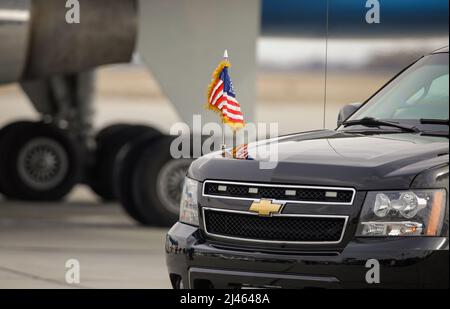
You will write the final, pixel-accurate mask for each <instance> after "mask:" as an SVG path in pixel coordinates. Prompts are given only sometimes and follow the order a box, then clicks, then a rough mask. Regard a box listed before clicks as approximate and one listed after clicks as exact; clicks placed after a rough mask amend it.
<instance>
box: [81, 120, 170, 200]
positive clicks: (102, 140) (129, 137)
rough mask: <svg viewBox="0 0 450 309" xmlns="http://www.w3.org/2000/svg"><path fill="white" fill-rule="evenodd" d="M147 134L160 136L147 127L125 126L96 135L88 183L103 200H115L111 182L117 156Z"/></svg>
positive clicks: (114, 127)
mask: <svg viewBox="0 0 450 309" xmlns="http://www.w3.org/2000/svg"><path fill="white" fill-rule="evenodd" d="M148 132H150V134H153V135H160V134H161V133H160V132H159V131H157V130H156V129H153V128H151V127H148V126H144V125H127V124H116V125H112V126H109V127H106V128H105V129H103V130H101V131H100V132H99V133H98V135H97V138H96V140H97V150H96V155H95V163H94V164H95V165H94V168H93V170H92V173H91V177H90V178H91V179H90V182H89V183H90V187H91V189H92V190H93V191H94V192H95V193H96V194H97V195H99V196H100V197H101V198H102V199H103V200H105V201H113V200H116V198H117V195H116V193H115V190H114V181H113V179H114V173H115V172H114V170H115V162H116V157H117V154H118V153H119V151H120V150H121V148H122V147H123V146H124V145H126V144H127V143H129V142H130V141H133V140H135V139H137V138H139V137H140V136H141V135H143V134H146V133H148Z"/></svg>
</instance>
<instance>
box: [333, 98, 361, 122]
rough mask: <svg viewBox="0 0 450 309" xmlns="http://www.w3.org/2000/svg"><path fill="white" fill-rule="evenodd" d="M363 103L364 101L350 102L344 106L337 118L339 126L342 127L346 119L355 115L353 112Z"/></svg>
mask: <svg viewBox="0 0 450 309" xmlns="http://www.w3.org/2000/svg"><path fill="white" fill-rule="evenodd" d="M362 105H363V103H350V104H347V105H345V106H344V107H342V108H341V110H340V111H339V115H338V119H337V125H338V127H340V126H341V125H342V124H343V123H344V121H346V120H347V119H348V118H349V117H350V116H351V115H353V113H354V112H356V111H357V110H358V109H359V108H360V107H361V106H362Z"/></svg>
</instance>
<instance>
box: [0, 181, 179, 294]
mask: <svg viewBox="0 0 450 309" xmlns="http://www.w3.org/2000/svg"><path fill="white" fill-rule="evenodd" d="M165 233H166V230H165V229H159V228H145V227H141V226H138V225H137V224H136V223H135V222H133V221H132V220H131V219H129V218H128V216H126V215H125V214H124V213H123V211H122V210H121V208H120V206H119V205H117V204H104V203H100V202H98V201H96V200H95V199H94V198H93V197H92V196H91V195H90V193H89V192H88V189H86V188H78V189H77V190H75V192H74V193H73V194H72V195H71V196H70V197H69V199H68V200H67V201H65V202H62V203H54V204H52V203H23V202H12V201H5V200H2V199H1V197H0V289H14V288H32V289H48V288H56V289H65V288H84V289H99V288H111V289H122V288H137V289H150V288H170V282H169V279H168V274H167V271H166V266H165V259H164V237H165ZM73 259H75V260H77V261H78V262H79V266H80V271H79V275H80V282H79V284H76V283H75V284H71V282H72V281H71V280H69V283H68V282H67V281H66V273H67V272H68V271H70V270H71V269H70V268H66V262H67V261H69V260H73Z"/></svg>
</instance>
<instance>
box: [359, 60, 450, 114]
mask: <svg viewBox="0 0 450 309" xmlns="http://www.w3.org/2000/svg"><path fill="white" fill-rule="evenodd" d="M448 83H449V69H448V54H442V55H432V56H428V57H425V58H424V59H422V60H420V61H419V62H417V63H416V64H415V65H413V66H412V67H411V68H409V69H408V70H406V71H405V72H404V73H402V74H401V75H400V76H399V77H397V78H396V79H395V80H394V81H392V82H391V83H390V84H389V85H388V86H387V87H385V89H383V90H382V91H380V92H379V93H378V94H377V95H376V96H374V97H373V98H372V99H371V100H370V101H369V102H368V103H367V104H366V105H365V106H364V107H363V108H361V109H360V110H359V111H358V112H357V113H355V115H353V116H352V117H351V119H350V120H354V119H361V118H364V117H373V118H377V119H389V120H418V119H422V118H430V119H448V117H449V84H448Z"/></svg>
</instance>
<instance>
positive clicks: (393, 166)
mask: <svg viewBox="0 0 450 309" xmlns="http://www.w3.org/2000/svg"><path fill="white" fill-rule="evenodd" d="M448 62H449V56H448V48H445V49H441V50H438V51H436V52H434V53H432V54H430V55H427V56H425V57H423V58H421V59H419V60H418V61H417V62H416V63H414V64H413V65H411V66H410V67H408V68H406V69H405V70H404V71H403V72H401V73H400V74H399V75H398V76H397V77H395V78H394V79H393V80H392V81H390V82H389V83H388V84H387V85H386V86H384V87H383V88H382V89H381V90H380V91H378V92H377V93H376V94H375V95H374V96H373V97H371V98H370V99H369V100H368V101H367V102H366V103H365V104H359V105H358V104H353V105H349V106H346V107H345V108H343V109H342V110H341V113H340V115H339V120H338V128H337V129H336V130H321V131H313V132H306V133H299V134H293V135H289V136H283V137H280V138H278V139H275V140H270V141H266V142H265V143H258V144H255V145H249V153H250V154H251V153H252V151H251V150H252V147H253V149H254V148H258V147H264V146H267V143H276V144H277V148H278V161H277V165H276V167H275V168H273V169H261V168H260V164H259V163H260V161H261V158H258V156H257V155H256V156H251V155H250V156H249V157H248V158H245V159H236V158H232V157H229V156H223V155H222V154H221V153H212V154H209V155H207V156H204V157H202V158H200V159H198V160H197V161H195V162H194V163H193V164H192V166H191V167H190V170H189V172H188V175H187V178H186V181H185V185H184V189H183V197H182V201H181V209H180V220H179V222H178V223H176V224H175V225H174V226H173V227H172V229H171V230H170V231H169V232H168V234H167V238H166V259H167V266H168V270H169V274H170V279H171V282H172V284H173V287H174V288H245V287H269V288H270V287H282V288H372V287H374V288H380V287H383V288H395V287H402V288H407V287H414V288H432V287H443V288H448V278H449V269H448V265H449V262H448V261H449V257H448V246H449V242H448V233H449V226H448V223H449V222H448V178H449V140H448V137H449V127H448V125H449V120H448V118H449V100H448V99H449V68H448Z"/></svg>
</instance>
